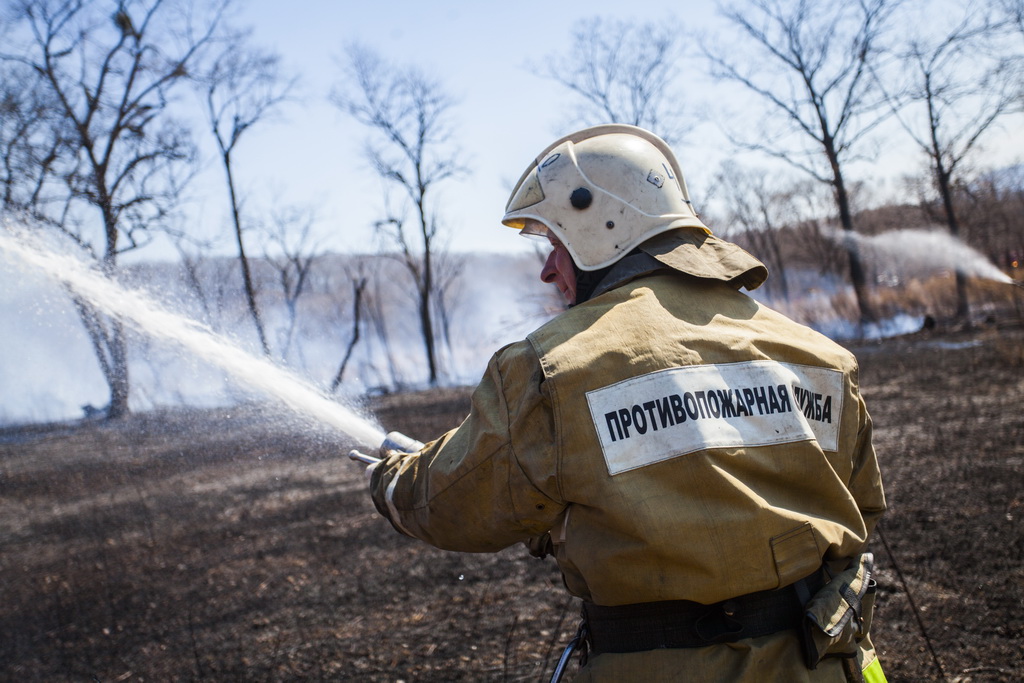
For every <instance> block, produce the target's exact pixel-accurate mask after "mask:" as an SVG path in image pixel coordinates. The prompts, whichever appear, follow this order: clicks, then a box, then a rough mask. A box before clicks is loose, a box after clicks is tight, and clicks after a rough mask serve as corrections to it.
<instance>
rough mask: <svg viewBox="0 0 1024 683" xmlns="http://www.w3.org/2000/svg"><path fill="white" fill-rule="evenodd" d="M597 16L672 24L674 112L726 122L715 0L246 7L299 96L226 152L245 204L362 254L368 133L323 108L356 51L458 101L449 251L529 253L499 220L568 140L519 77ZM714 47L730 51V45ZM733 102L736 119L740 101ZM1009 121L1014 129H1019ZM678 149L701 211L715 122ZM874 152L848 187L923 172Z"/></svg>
mask: <svg viewBox="0 0 1024 683" xmlns="http://www.w3.org/2000/svg"><path fill="white" fill-rule="evenodd" d="M954 4H956V3H955V2H954ZM595 16H599V17H602V18H615V19H626V20H631V21H635V22H638V23H642V22H648V21H651V22H659V23H661V22H666V21H675V22H677V24H678V25H679V26H681V27H682V29H683V30H684V31H685V32H686V34H687V36H688V37H692V38H693V49H692V51H691V54H692V55H693V58H692V61H689V60H688V61H685V62H684V63H681V64H680V78H679V85H680V87H681V90H682V91H683V92H685V93H686V96H687V101H686V102H685V103H684V106H685V107H686V108H687V111H694V110H695V109H696V108H698V107H705V108H707V107H709V106H714V107H715V108H716V111H718V112H719V115H720V116H722V115H723V114H722V113H721V112H723V111H725V110H724V109H717V107H719V106H720V105H721V103H722V101H723V97H727V95H725V93H726V92H727V91H726V90H724V89H723V87H722V86H716V87H715V88H712V84H711V83H709V82H708V81H707V80H706V78H705V76H704V75H703V71H704V66H703V64H702V63H701V62H700V61H699V60H700V57H699V48H698V47H697V39H698V36H699V35H700V33H702V32H704V31H705V30H712V31H718V32H720V31H721V30H722V28H721V24H720V23H719V20H718V18H717V16H716V13H715V5H714V3H712V2H678V3H638V2H622V0H587V1H582V0H563V1H557V0H547V1H539V0H522V1H520V2H511V3H510V2H473V3H470V2H455V1H453V0H444V1H435V2H430V3H427V2H421V1H420V2H414V1H410V0H393V1H392V2H388V3H376V2H350V1H347V0H346V1H336V2H327V1H326V0H323V1H318V0H305V1H300V2H296V3H283V2H280V0H248V2H246V3H245V4H244V8H243V10H242V13H241V16H240V19H241V22H242V23H246V24H250V25H251V26H252V27H253V29H254V32H255V33H254V39H255V42H256V43H257V44H260V45H262V46H264V47H267V48H270V49H273V50H275V51H277V52H278V53H279V54H281V55H282V57H283V59H284V62H285V64H286V66H287V67H289V68H290V69H291V70H293V71H294V72H295V73H298V74H300V75H301V77H302V79H303V89H302V92H303V93H304V95H305V99H304V101H303V103H302V104H301V105H295V106H291V107H289V108H288V109H287V110H286V112H285V113H284V114H283V116H282V118H281V120H279V121H277V122H275V123H272V124H271V123H266V124H263V125H261V126H260V127H259V128H256V129H254V130H253V131H252V132H251V133H250V134H247V137H246V138H245V139H244V140H243V142H242V144H241V146H240V148H239V149H238V151H237V152H236V155H235V162H236V168H237V169H238V172H239V173H240V174H241V176H242V180H243V184H244V187H245V190H246V191H247V193H248V196H249V202H250V206H252V207H266V206H268V202H269V198H272V197H279V198H280V200H279V201H281V202H300V203H304V204H310V205H315V206H316V207H317V209H318V211H319V216H320V218H321V220H322V221H323V223H324V224H325V225H328V226H331V227H330V229H329V231H328V232H329V235H327V236H326V237H325V241H324V244H323V246H325V247H328V248H332V249H341V250H366V249H372V246H373V245H372V241H371V240H372V230H371V228H370V225H371V224H372V222H373V221H374V220H377V219H379V218H381V217H382V213H383V209H382V201H381V196H382V193H381V186H380V183H379V181H378V180H377V179H376V177H375V176H374V174H373V173H372V172H371V171H370V170H369V169H368V168H367V165H366V162H365V161H364V159H363V157H362V148H363V145H364V141H365V139H366V135H367V132H366V130H365V129H364V128H362V127H361V126H359V125H358V124H356V123H355V122H354V121H353V120H351V119H350V118H348V117H347V116H345V115H344V114H342V113H341V112H340V111H339V110H338V109H337V108H336V107H334V106H333V105H332V104H330V103H329V102H328V101H327V95H328V93H329V92H330V89H331V87H332V86H333V85H334V84H335V83H336V82H337V79H338V77H339V75H340V69H339V66H338V62H337V60H338V58H339V57H340V56H341V55H342V54H343V49H344V46H345V45H346V44H347V43H349V42H351V41H359V42H361V43H363V44H365V45H367V46H368V47H370V48H372V49H374V50H375V51H377V52H378V53H379V54H380V55H381V56H382V57H384V58H386V59H387V60H389V61H391V62H393V63H395V64H401V65H405V64H416V65H417V66H419V67H420V68H421V69H423V70H424V71H425V72H427V73H428V74H430V75H432V76H434V77H436V78H438V79H439V80H440V81H441V83H442V84H443V87H444V88H445V89H446V91H447V92H448V93H449V94H451V95H452V96H454V97H455V98H456V99H457V100H458V104H457V106H456V107H455V109H454V111H453V114H454V118H455V120H456V121H458V126H457V131H458V132H457V141H458V144H459V146H460V148H461V149H462V151H463V154H464V159H465V161H466V163H467V165H469V166H470V167H471V169H472V170H473V174H472V175H471V176H469V177H468V178H466V179H465V180H463V181H461V182H449V183H448V184H447V187H446V188H444V190H443V199H444V205H443V216H444V218H445V219H446V222H447V225H448V226H449V231H450V234H451V235H452V237H453V245H452V246H453V247H455V248H457V249H459V250H484V251H520V250H527V249H531V248H532V247H531V245H530V241H529V240H525V239H523V238H522V237H520V236H518V235H517V234H516V233H515V232H514V231H512V230H510V229H506V228H503V227H502V226H501V225H500V222H499V221H500V218H501V215H502V212H503V208H504V205H505V201H506V199H507V196H508V192H509V190H510V188H511V185H512V184H513V183H514V182H515V180H516V179H517V178H518V177H519V175H520V173H521V172H522V170H523V169H524V168H525V167H526V165H527V164H528V163H529V162H530V161H531V159H532V158H533V157H534V156H535V155H536V154H537V153H539V152H540V151H541V150H542V149H543V148H544V147H546V146H547V145H548V144H549V143H550V142H551V141H552V140H554V139H555V138H556V137H558V136H560V135H562V134H565V133H567V132H571V131H570V130H568V129H566V128H565V124H566V117H567V109H568V108H569V107H571V106H572V105H573V103H574V99H573V97H572V96H571V94H570V93H568V92H567V90H566V89H565V88H564V87H563V86H560V85H557V84H555V83H554V82H553V81H550V80H547V79H544V78H541V77H539V76H536V75H534V74H533V73H532V72H531V71H530V69H529V68H528V66H527V65H528V63H530V62H531V61H533V62H536V61H538V60H540V59H542V58H543V57H544V56H546V55H550V54H552V53H554V52H564V51H565V50H567V48H568V46H569V45H571V35H572V31H573V28H574V27H575V26H576V25H577V24H578V22H579V21H581V20H584V19H588V18H591V17H595ZM721 35H722V39H728V36H729V34H728V33H725V34H721ZM732 104H733V106H739V107H743V106H744V105H745V104H746V102H745V101H742V100H741V101H739V102H738V103H737V101H736V100H732ZM755 106H758V107H759V106H760V103H759V102H757V103H755ZM1019 121H1020V120H1019V118H1018V119H1017V120H1016V121H1015V122H1014V124H1013V127H1012V128H1011V129H1010V130H1011V131H1015V132H1019V131H1020V122H1019ZM1003 136H1004V139H1003V141H1002V142H1003V143H1004V144H997V145H993V147H995V148H996V152H998V154H999V155H1001V156H997V154H995V153H992V154H989V155H988V156H987V157H986V161H990V162H993V163H995V162H998V163H1010V162H1012V161H1014V160H1017V161H1019V160H1020V141H1021V139H1022V137H1024V136H1021V135H1017V134H1015V133H1012V134H1011V132H1006V133H1004V134H1003ZM1007 141H1009V142H1012V143H1013V144H1005V143H1006V142H1007ZM676 151H677V155H678V156H679V157H680V160H681V163H682V165H683V170H684V172H685V173H686V176H687V181H688V183H689V186H690V190H691V194H692V195H693V198H694V201H695V203H696V205H697V208H698V210H700V209H701V208H702V207H703V206H704V205H703V203H702V202H703V199H704V197H705V195H706V194H707V193H708V189H709V188H708V184H709V183H710V182H711V177H712V175H713V173H714V172H715V171H716V170H717V168H718V165H719V163H720V162H721V161H722V160H723V159H725V158H726V157H727V156H729V154H730V150H729V149H728V145H727V144H726V143H725V140H724V139H723V137H722V136H721V134H720V132H719V131H718V130H717V127H716V126H715V124H714V123H703V124H700V125H698V127H697V128H696V129H695V130H694V131H693V132H692V133H691V134H690V135H689V136H688V137H687V139H686V140H684V141H683V142H682V143H680V144H677V145H676ZM885 152H886V154H887V158H886V159H885V160H884V161H883V163H880V164H876V165H875V166H874V167H866V168H864V169H860V170H861V171H862V172H861V173H860V174H859V175H855V177H854V178H853V179H854V180H863V179H869V180H871V181H872V182H876V183H878V184H880V185H882V186H883V187H884V184H885V183H888V190H889V191H892V188H893V187H894V185H893V183H894V181H893V180H892V179H893V178H895V177H898V175H899V173H902V172H908V171H911V170H915V169H917V168H919V167H920V162H921V160H920V157H919V153H918V152H917V151H916V150H914V149H913V148H912V147H911V146H910V144H909V142H908V141H905V140H903V141H899V140H896V141H895V142H891V143H890V144H888V145H887V146H886V148H885ZM763 163H765V164H767V163H768V162H767V161H765V162H763ZM214 170H215V171H216V172H218V173H219V169H214ZM211 182H212V183H213V184H212V185H211V186H212V187H214V189H216V187H217V186H216V183H222V182H223V181H222V178H221V177H220V176H219V175H215V176H212V177H211ZM882 191H885V189H883V190H882ZM216 201H217V202H222V201H223V199H222V197H217V198H216ZM201 220H202V221H204V222H213V221H216V222H218V224H219V223H221V222H223V207H222V205H221V204H217V203H216V202H211V203H209V204H207V206H206V207H205V208H204V209H203V211H202V216H201ZM342 226H343V228H342ZM712 227H714V226H712Z"/></svg>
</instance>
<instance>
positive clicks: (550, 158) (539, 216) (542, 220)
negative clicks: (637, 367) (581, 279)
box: [501, 124, 711, 270]
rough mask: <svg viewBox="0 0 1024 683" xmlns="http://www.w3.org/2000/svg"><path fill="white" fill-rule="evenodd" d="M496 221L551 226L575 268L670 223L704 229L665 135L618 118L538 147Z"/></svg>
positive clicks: (607, 261)
mask: <svg viewBox="0 0 1024 683" xmlns="http://www.w3.org/2000/svg"><path fill="white" fill-rule="evenodd" d="M501 222H502V223H504V224H505V225H507V226H509V227H513V228H517V229H519V230H522V231H523V233H524V234H546V231H547V230H550V231H551V232H552V233H553V234H554V235H555V237H557V238H558V240H559V241H560V242H561V243H562V244H564V245H565V247H566V249H568V250H569V253H570V254H571V255H572V258H573V261H575V263H576V265H577V266H578V267H579V268H580V269H581V270H598V269H600V268H604V267H606V266H609V265H611V264H613V263H615V262H616V261H618V260H619V259H620V258H622V257H623V256H625V255H626V254H628V253H629V252H630V251H632V250H633V249H634V248H635V247H637V246H638V245H639V244H640V243H641V242H644V241H646V240H648V239H650V238H651V237H653V236H655V235H658V234H660V233H663V232H667V231H669V230H673V229H675V228H697V229H699V230H701V231H703V232H704V233H705V234H708V235H710V234H711V231H710V230H709V229H708V228H707V226H706V225H704V224H703V223H702V222H701V221H700V219H699V218H697V214H696V213H695V212H694V210H693V207H692V206H691V204H690V196H689V193H688V191H687V189H686V181H685V180H684V179H683V172H682V169H681V168H680V167H679V162H678V161H676V158H675V155H674V154H673V153H672V150H671V149H670V148H669V146H668V145H667V144H666V143H665V141H664V140H662V139H661V138H659V137H658V136H657V135H654V134H653V133H650V132H648V131H646V130H644V129H643V128H637V127H636V126H627V125H621V124H611V125H604V126H595V127H593V128H586V129H584V130H581V131H579V132H577V133H573V134H572V135H568V136H566V137H564V138H562V139H560V140H558V141H557V142H555V143H554V144H552V145H551V146H550V147H548V148H547V149H546V150H544V151H543V152H542V153H541V155H540V156H539V157H537V160H536V161H535V162H534V163H533V164H532V165H531V166H530V167H529V168H528V169H526V172H525V173H524V174H523V177H522V178H520V179H519V183H518V184H517V185H516V187H515V189H514V190H513V191H512V196H511V197H510V199H509V201H508V205H507V206H506V207H505V216H504V217H503V218H502V219H501ZM534 222H536V223H539V224H540V225H542V226H543V227H541V228H539V227H538V226H537V225H536V223H534Z"/></svg>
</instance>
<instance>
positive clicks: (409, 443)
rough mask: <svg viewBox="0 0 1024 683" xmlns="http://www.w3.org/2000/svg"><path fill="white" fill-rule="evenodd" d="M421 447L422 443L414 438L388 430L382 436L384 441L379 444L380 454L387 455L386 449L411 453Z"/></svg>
mask: <svg viewBox="0 0 1024 683" xmlns="http://www.w3.org/2000/svg"><path fill="white" fill-rule="evenodd" d="M421 448H423V444H422V443H420V442H419V441H417V440H416V439H414V438H412V437H410V436H406V435H405V434H402V433H401V432H388V434H387V436H385V437H384V443H382V444H381V445H380V454H381V456H383V457H387V454H388V451H402V452H403V453H413V452H415V451H418V450H420V449H421Z"/></svg>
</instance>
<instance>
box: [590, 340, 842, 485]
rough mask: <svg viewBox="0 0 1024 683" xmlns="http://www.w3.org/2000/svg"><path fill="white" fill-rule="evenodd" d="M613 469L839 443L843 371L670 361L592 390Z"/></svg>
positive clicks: (774, 364)
mask: <svg viewBox="0 0 1024 683" xmlns="http://www.w3.org/2000/svg"><path fill="white" fill-rule="evenodd" d="M587 403H588V404H589V405H590V416H591V419H592V420H593V421H594V428H595V429H596V430H597V434H598V437H599V439H600V442H601V450H602V451H603V453H604V460H605V463H606V464H607V465H608V472H609V473H610V474H613V475H614V474H619V473H620V472H626V471H628V470H632V469H636V468H638V467H644V466H645V465H650V464H652V463H656V462H661V461H662V460H668V459H669V458H673V457H676V456H679V455H685V454H687V453H693V452H694V451H699V450H703V449H705V448H742V447H744V446H767V445H771V444H779V443H793V442H796V441H810V440H817V442H818V445H819V446H820V447H821V448H822V449H823V450H826V451H835V450H836V449H837V448H838V443H839V419H840V416H841V415H842V413H843V405H842V404H843V373H842V372H840V371H838V370H832V369H829V368H817V367H812V366H808V365H795V364H791V363H779V362H776V361H770V360H765V361H760V360H759V361H747V362H743V363H724V364H720V365H695V366H688V367H682V368H670V369H668V370H660V371H658V372H652V373H650V374H648V375H641V376H640V377H634V378H632V379H628V380H625V381H622V382H619V383H617V384H612V385H610V386H607V387H603V388H601V389H596V390H594V391H590V392H587Z"/></svg>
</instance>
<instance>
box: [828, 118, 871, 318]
mask: <svg viewBox="0 0 1024 683" xmlns="http://www.w3.org/2000/svg"><path fill="white" fill-rule="evenodd" d="M827 142H828V143H830V144H829V145H827V146H826V152H827V154H828V159H829V162H830V164H831V166H832V178H833V181H832V185H833V188H834V189H835V193H836V205H837V206H838V207H839V224H840V225H841V226H842V228H843V232H845V233H847V234H848V235H850V239H847V240H844V242H845V244H844V245H843V246H844V248H845V249H846V255H847V258H848V260H849V265H850V282H851V283H852V284H853V292H854V295H855V296H856V297H857V307H858V309H859V310H860V325H861V326H862V327H863V326H864V325H865V324H867V323H872V322H875V321H876V320H877V317H876V316H875V312H874V309H873V307H872V306H871V301H870V298H869V293H868V286H867V278H866V277H865V275H864V266H863V264H862V263H861V260H860V249H859V248H858V247H857V242H856V241H855V240H854V239H853V235H854V234H855V232H854V229H853V216H852V214H851V213H850V197H849V195H848V194H847V192H846V183H845V181H844V180H843V172H842V169H841V168H840V166H839V159H838V157H837V155H836V151H835V149H834V147H833V146H831V143H832V140H831V139H830V138H829V139H827Z"/></svg>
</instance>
